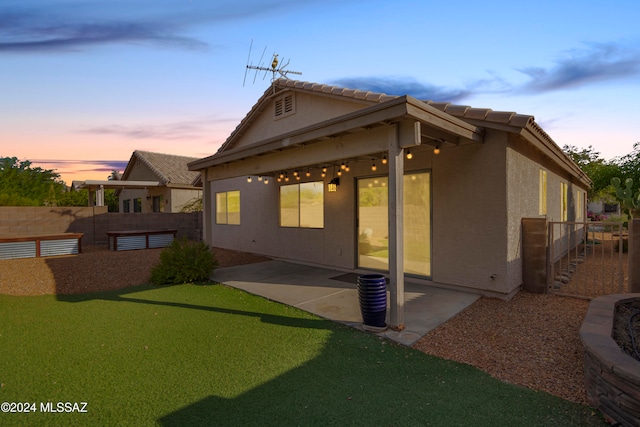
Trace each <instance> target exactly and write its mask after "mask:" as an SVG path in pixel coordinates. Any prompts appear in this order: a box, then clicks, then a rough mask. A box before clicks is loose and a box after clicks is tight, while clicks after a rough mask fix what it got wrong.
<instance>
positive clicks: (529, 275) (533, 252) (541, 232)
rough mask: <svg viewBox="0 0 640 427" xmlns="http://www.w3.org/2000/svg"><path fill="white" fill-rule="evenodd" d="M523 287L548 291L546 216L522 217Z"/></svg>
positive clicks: (537, 291)
mask: <svg viewBox="0 0 640 427" xmlns="http://www.w3.org/2000/svg"><path fill="white" fill-rule="evenodd" d="M639 228H640V226H639ZM522 287H523V289H524V290H525V291H527V292H531V293H535V294H543V293H545V292H546V291H547V219H546V218H522Z"/></svg>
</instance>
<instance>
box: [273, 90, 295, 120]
mask: <svg viewBox="0 0 640 427" xmlns="http://www.w3.org/2000/svg"><path fill="white" fill-rule="evenodd" d="M294 101H295V100H294V97H293V94H292V93H290V94H288V95H284V96H281V97H280V98H278V99H276V100H275V101H274V116H275V117H276V118H281V117H285V116H288V115H290V114H294V113H295V102H294Z"/></svg>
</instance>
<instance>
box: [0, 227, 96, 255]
mask: <svg viewBox="0 0 640 427" xmlns="http://www.w3.org/2000/svg"><path fill="white" fill-rule="evenodd" d="M83 235H84V233H61V234H35V235H16V236H2V237H0V259H16V258H37V257H48V256H57V255H76V254H79V253H80V252H82V236H83Z"/></svg>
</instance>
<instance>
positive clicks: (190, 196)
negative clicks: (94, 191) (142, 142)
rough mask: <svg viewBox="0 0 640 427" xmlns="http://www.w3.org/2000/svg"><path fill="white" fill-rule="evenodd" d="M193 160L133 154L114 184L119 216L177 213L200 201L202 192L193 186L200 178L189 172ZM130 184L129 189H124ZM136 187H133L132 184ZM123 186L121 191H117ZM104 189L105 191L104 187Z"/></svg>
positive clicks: (111, 185)
mask: <svg viewBox="0 0 640 427" xmlns="http://www.w3.org/2000/svg"><path fill="white" fill-rule="evenodd" d="M195 160H197V158H194V157H185V156H176V155H172V154H161V153H152V152H149V151H140V150H136V151H134V152H133V154H132V155H131V159H130V160H129V163H128V164H127V167H126V168H125V170H124V173H123V174H122V177H121V179H120V180H119V181H118V182H117V184H116V183H115V182H111V183H110V185H109V187H110V188H117V190H116V195H117V196H118V200H119V205H120V207H119V211H120V212H180V211H181V209H182V208H183V207H184V206H185V205H187V204H188V203H191V202H193V201H194V200H197V199H200V198H201V197H202V188H201V187H200V186H196V185H194V184H193V182H194V181H195V180H196V179H197V177H198V176H199V174H198V173H197V172H192V171H190V170H189V168H188V166H187V165H188V163H189V162H193V161H195ZM126 183H131V184H132V185H131V186H125V184H126ZM134 183H135V184H134ZM119 184H122V187H118V185H119ZM105 188H106V187H105Z"/></svg>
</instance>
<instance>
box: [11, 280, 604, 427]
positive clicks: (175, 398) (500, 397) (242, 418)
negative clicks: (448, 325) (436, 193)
mask: <svg viewBox="0 0 640 427" xmlns="http://www.w3.org/2000/svg"><path fill="white" fill-rule="evenodd" d="M0 384H1V385H0V402H30V403H35V404H36V409H37V411H38V412H37V413H0V425H3V426H7V425H16V426H17V425H20V426H22V425H38V426H40V425H61V426H62V425H64V426H67V425H83V426H87V425H96V426H116V425H117V426H122V425H132V426H143V425H154V424H159V425H169V426H174V425H175V426H193V425H231V426H246V425H260V426H265V425H273V426H289V425H318V426H327V425H340V426H343V425H363V426H389V425H395V426H412V425H435V426H445V425H446V426H454V425H472V426H482V425H486V426H495V425H503V426H522V425H527V426H532V425H540V426H554V425H557V426H568V425H576V426H583V425H600V424H601V423H602V419H601V418H600V417H599V416H598V415H595V413H594V411H593V410H592V409H591V408H589V407H586V406H581V405H577V404H573V403H570V402H567V401H564V400H562V399H558V398H555V397H553V396H550V395H548V394H545V393H542V392H535V391H531V390H528V389H524V388H521V387H516V386H512V385H507V384H504V383H501V382H499V381H497V380H495V379H493V378H491V377H490V376H488V375H486V374H484V373H483V372H481V371H479V370H477V369H474V368H472V367H470V366H467V365H461V364H458V363H453V362H449V361H445V360H442V359H438V358H434V357H430V356H427V355H425V354H423V353H421V352H418V351H414V350H412V349H410V348H406V347H403V346H400V345H397V344H393V343H390V342H388V341H385V340H382V339H379V338H377V337H376V336H373V335H370V334H367V333H363V332H359V331H357V330H354V329H351V328H347V327H344V326H341V325H337V324H334V323H332V322H329V321H326V320H322V319H320V318H318V317H315V316H313V315H311V314H308V313H305V312H302V311H300V310H297V309H294V308H291V307H287V306H284V305H281V304H278V303H274V302H270V301H267V300H265V299H262V298H259V297H255V296H252V295H249V294H247V293H244V292H242V291H238V290H235V289H231V288H227V287H223V286H220V285H201V286H195V285H181V286H173V287H162V288H152V287H149V286H142V287H138V288H134V289H128V290H126V291H119V292H107V293H96V294H90V295H85V296H81V297H59V298H56V297H53V296H42V297H9V296H2V295H0ZM45 402H53V403H52V404H53V406H54V407H56V406H57V402H70V403H74V402H78V403H80V402H86V403H87V405H86V410H87V413H42V412H40V409H41V407H40V404H41V403H45Z"/></svg>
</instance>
